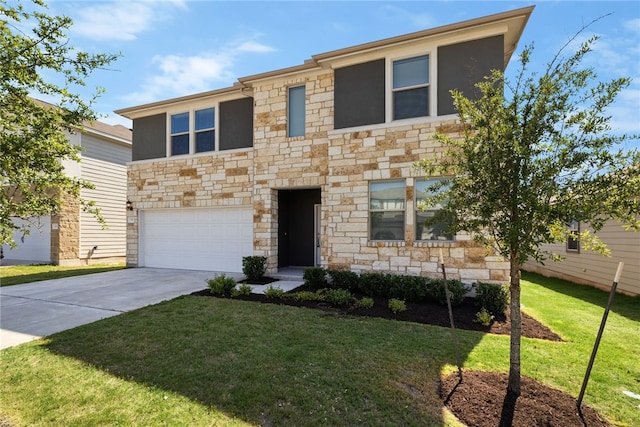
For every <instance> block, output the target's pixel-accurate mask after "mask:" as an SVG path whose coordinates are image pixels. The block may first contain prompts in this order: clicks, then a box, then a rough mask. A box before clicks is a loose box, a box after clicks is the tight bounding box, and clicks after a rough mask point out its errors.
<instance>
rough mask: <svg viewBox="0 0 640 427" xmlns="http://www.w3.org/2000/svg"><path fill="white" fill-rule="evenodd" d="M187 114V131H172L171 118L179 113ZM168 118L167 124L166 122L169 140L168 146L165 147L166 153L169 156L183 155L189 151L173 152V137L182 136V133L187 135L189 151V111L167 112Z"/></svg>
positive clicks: (189, 149)
mask: <svg viewBox="0 0 640 427" xmlns="http://www.w3.org/2000/svg"><path fill="white" fill-rule="evenodd" d="M184 114H186V115H187V131H186V132H176V133H173V118H174V117H175V116H181V115H184ZM168 119H169V124H168V128H169V141H168V147H167V153H168V154H169V157H176V156H185V155H188V154H189V153H181V154H173V138H174V137H176V136H183V135H187V137H188V138H189V139H188V143H189V144H188V145H189V147H188V151H189V152H191V113H190V112H189V111H181V112H179V113H172V114H168Z"/></svg>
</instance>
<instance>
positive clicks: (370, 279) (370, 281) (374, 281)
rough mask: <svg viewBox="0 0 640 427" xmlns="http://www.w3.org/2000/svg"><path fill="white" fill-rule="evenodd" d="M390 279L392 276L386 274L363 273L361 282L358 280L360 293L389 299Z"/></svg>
mask: <svg viewBox="0 0 640 427" xmlns="http://www.w3.org/2000/svg"><path fill="white" fill-rule="evenodd" d="M390 277H391V276H389V275H388V274H384V273H375V272H365V273H362V274H361V275H360V280H358V289H359V290H360V292H362V293H363V294H365V295H368V296H370V297H373V296H381V297H385V298H388V295H389V278H390Z"/></svg>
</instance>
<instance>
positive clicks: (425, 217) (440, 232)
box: [415, 178, 454, 240]
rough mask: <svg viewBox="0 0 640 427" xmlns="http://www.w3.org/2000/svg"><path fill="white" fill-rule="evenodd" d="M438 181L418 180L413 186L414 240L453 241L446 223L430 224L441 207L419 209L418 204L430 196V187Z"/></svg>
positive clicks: (444, 221)
mask: <svg viewBox="0 0 640 427" xmlns="http://www.w3.org/2000/svg"><path fill="white" fill-rule="evenodd" d="M438 181H440V179H438V178H436V179H418V180H416V184H415V194H416V240H453V238H454V236H453V234H451V233H449V232H448V231H447V228H448V225H449V224H448V221H446V220H443V221H439V222H434V223H430V221H431V219H432V218H433V217H434V216H435V215H436V213H437V212H439V211H440V210H442V205H440V204H438V205H436V206H432V207H429V208H428V209H424V210H423V209H420V203H421V202H423V201H424V200H425V199H426V198H427V197H428V196H429V195H432V194H434V193H432V192H431V191H430V187H431V186H433V185H434V184H436V183H437V182H438Z"/></svg>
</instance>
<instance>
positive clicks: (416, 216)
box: [413, 177, 456, 242]
mask: <svg viewBox="0 0 640 427" xmlns="http://www.w3.org/2000/svg"><path fill="white" fill-rule="evenodd" d="M441 179H446V177H443V178H439V177H438V178H416V180H415V182H414V186H413V193H414V202H413V206H414V207H415V208H414V224H415V232H414V238H415V241H416V242H454V241H455V240H456V236H455V234H454V235H453V236H451V239H444V240H439V239H418V236H417V233H418V215H419V214H421V213H425V212H437V211H440V210H442V208H443V207H442V206H441V205H439V206H434V207H432V208H429V209H427V210H424V211H422V210H420V209H419V208H418V204H419V200H418V182H420V181H425V182H426V181H438V180H441Z"/></svg>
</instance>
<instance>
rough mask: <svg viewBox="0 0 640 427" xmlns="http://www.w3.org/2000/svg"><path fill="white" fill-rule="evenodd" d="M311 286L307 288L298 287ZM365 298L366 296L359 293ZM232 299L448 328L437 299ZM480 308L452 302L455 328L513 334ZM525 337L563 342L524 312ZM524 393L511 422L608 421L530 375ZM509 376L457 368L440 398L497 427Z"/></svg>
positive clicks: (459, 413) (580, 426)
mask: <svg viewBox="0 0 640 427" xmlns="http://www.w3.org/2000/svg"><path fill="white" fill-rule="evenodd" d="M298 290H309V289H308V288H306V287H301V288H297V289H294V290H293V291H291V292H290V293H293V292H296V291H298ZM192 295H197V296H211V297H213V296H214V295H212V294H211V293H210V292H209V290H208V289H204V290H202V291H198V292H194V293H193V294H192ZM358 297H362V295H358ZM234 299H239V300H244V301H254V302H258V303H267V304H283V305H291V306H296V307H307V308H312V309H316V310H325V311H330V312H334V313H338V314H344V315H352V316H372V317H381V318H385V319H391V320H398V321H403V322H415V323H422V324H428V325H436V326H443V327H449V326H450V324H449V312H448V310H447V307H445V306H442V305H440V304H437V303H433V302H425V303H420V304H418V303H411V302H408V303H407V304H406V305H407V310H406V311H404V312H401V313H397V314H394V313H392V312H391V310H389V308H388V300H387V299H386V298H379V297H375V298H374V306H373V307H372V308H368V309H349V310H347V309H343V308H336V307H331V306H329V305H328V304H326V303H323V302H317V301H296V300H293V299H290V298H285V299H269V298H266V297H265V296H264V295H261V294H251V295H246V296H238V297H235V298H234ZM477 312H478V308H477V307H476V306H475V305H474V304H473V299H472V298H466V299H465V301H464V302H463V303H462V305H460V306H457V307H453V318H454V324H455V327H456V328H457V329H466V330H472V331H479V332H484V333H491V334H501V335H509V333H510V327H511V323H510V318H509V315H508V314H507V315H505V316H502V317H501V318H496V319H495V320H494V322H493V323H492V324H491V325H490V326H482V325H480V324H479V323H475V322H474V321H473V319H474V318H475V315H476V313H477ZM522 336H524V337H529V338H539V339H544V340H550V341H562V339H561V338H560V337H559V336H558V335H556V334H555V333H553V332H552V331H551V330H550V329H549V328H547V327H546V326H545V325H543V324H542V323H540V322H538V321H537V320H536V319H534V318H532V317H531V316H528V315H527V314H525V313H522ZM521 381H522V383H521V391H522V393H521V395H520V397H518V398H517V400H516V402H515V406H513V405H511V407H512V411H513V416H514V421H513V426H518V427H519V426H527V427H549V426H562V427H573V426H576V427H600V426H610V424H609V423H607V422H606V421H605V420H604V418H602V417H601V416H599V415H598V413H597V412H596V411H595V410H593V409H592V408H590V407H588V406H586V405H583V406H582V410H581V414H580V413H579V412H578V410H577V407H576V399H575V398H573V397H571V396H570V395H568V394H565V393H563V392H561V391H559V390H555V389H552V388H550V387H548V386H546V385H544V384H541V383H539V382H537V381H535V380H532V379H530V378H525V377H523V378H522V380H521ZM506 389H507V375H506V374H503V373H498V372H476V371H463V381H462V383H459V381H458V374H457V372H456V373H454V374H451V375H449V376H447V377H445V378H443V379H442V380H441V381H440V384H439V391H440V396H441V398H442V401H443V402H444V404H445V406H446V407H447V408H449V410H451V412H452V413H453V414H454V415H455V416H456V417H458V419H459V420H461V421H462V422H464V423H465V424H467V425H468V426H470V427H471V426H472V427H496V426H498V425H499V424H500V416H501V411H502V408H503V404H504V402H505V395H506Z"/></svg>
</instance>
